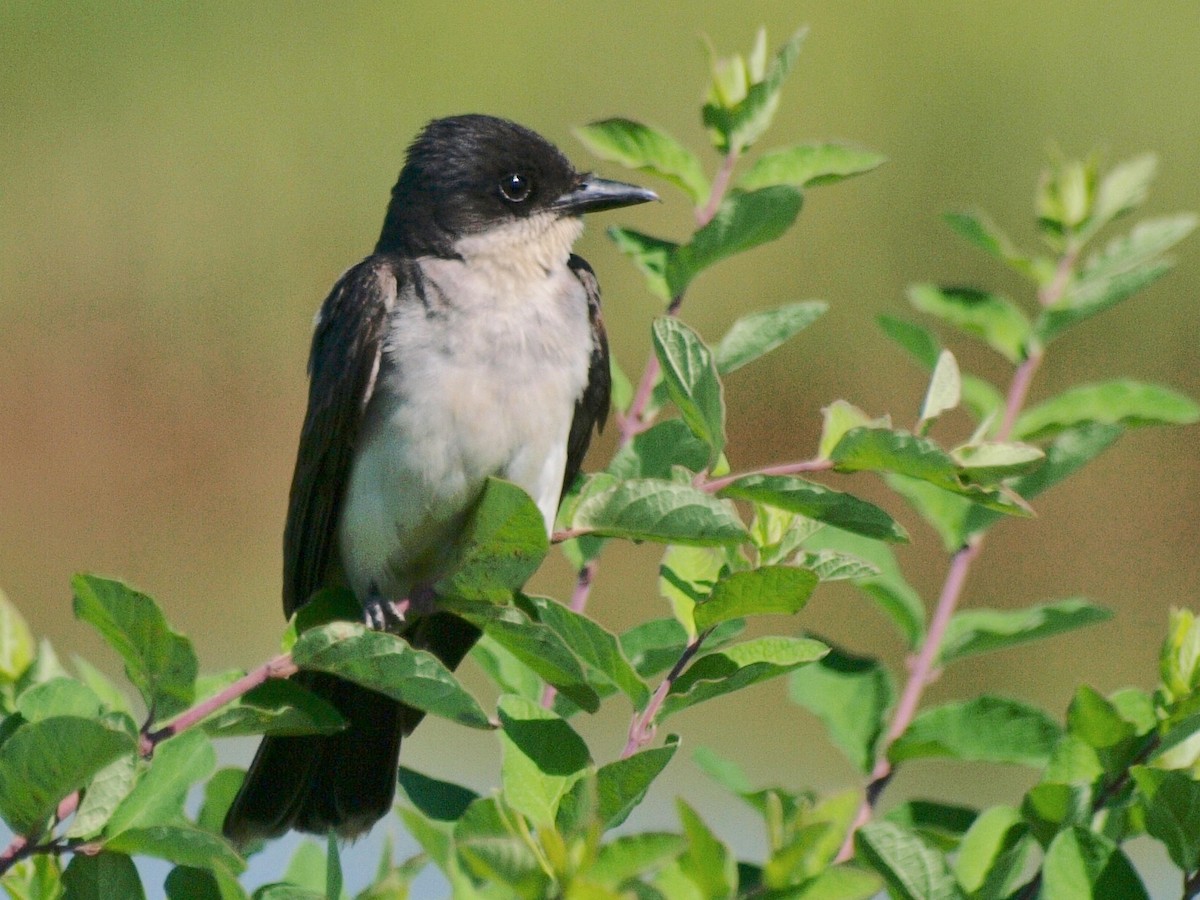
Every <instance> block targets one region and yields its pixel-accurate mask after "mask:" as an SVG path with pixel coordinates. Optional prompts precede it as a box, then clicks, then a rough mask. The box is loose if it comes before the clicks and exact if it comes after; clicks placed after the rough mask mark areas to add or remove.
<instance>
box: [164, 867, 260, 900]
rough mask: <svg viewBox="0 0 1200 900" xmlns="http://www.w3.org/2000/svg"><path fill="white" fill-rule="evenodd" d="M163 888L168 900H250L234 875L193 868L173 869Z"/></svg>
mask: <svg viewBox="0 0 1200 900" xmlns="http://www.w3.org/2000/svg"><path fill="white" fill-rule="evenodd" d="M163 887H164V888H165V889H166V892H167V900H250V895H249V894H248V893H247V892H246V891H245V890H244V889H243V888H242V886H241V885H240V884H238V883H237V879H236V878H234V877H233V876H232V875H230V874H228V873H226V872H214V871H210V870H207V869H195V868H192V867H191V866H176V867H175V868H173V869H172V870H171V872H170V874H169V875H167V880H166V881H165V882H164V884H163Z"/></svg>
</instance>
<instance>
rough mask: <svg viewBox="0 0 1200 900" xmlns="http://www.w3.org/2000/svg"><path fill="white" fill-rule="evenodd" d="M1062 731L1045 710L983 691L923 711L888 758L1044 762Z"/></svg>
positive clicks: (894, 746)
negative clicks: (948, 758) (967, 697)
mask: <svg viewBox="0 0 1200 900" xmlns="http://www.w3.org/2000/svg"><path fill="white" fill-rule="evenodd" d="M1061 734H1062V728H1061V727H1060V726H1059V725H1058V723H1056V722H1055V721H1054V720H1053V719H1051V718H1050V717H1049V716H1048V715H1046V713H1044V712H1042V710H1040V709H1037V708H1036V707H1033V706H1029V705H1028V704H1025V703H1021V702H1019V701H1017V700H1009V699H1007V698H1004V697H993V696H988V695H984V696H980V697H975V698H974V699H971V700H966V701H963V702H959V703H947V704H945V705H943V706H935V707H932V708H930V709H926V710H923V711H921V712H920V713H918V714H917V716H916V717H915V718H914V719H913V721H912V724H910V725H909V726H908V729H907V730H906V731H905V732H904V734H902V735H901V736H900V737H899V738H897V739H896V741H895V742H894V743H893V744H892V745H891V747H890V748H889V749H888V758H889V759H890V760H891V761H892V762H893V763H898V762H901V761H903V760H908V759H920V758H928V757H950V758H952V759H960V760H972V761H977V762H998V763H1013V764H1018V765H1027V766H1044V765H1045V764H1046V761H1047V760H1048V759H1049V758H1050V753H1051V751H1052V750H1053V749H1054V745H1055V743H1056V742H1057V741H1058V739H1059V737H1060V736H1061Z"/></svg>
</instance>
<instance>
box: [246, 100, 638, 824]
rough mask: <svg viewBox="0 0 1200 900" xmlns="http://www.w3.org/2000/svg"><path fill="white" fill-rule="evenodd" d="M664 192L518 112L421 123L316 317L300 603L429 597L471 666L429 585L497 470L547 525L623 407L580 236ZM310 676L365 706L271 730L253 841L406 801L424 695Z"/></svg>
mask: <svg viewBox="0 0 1200 900" xmlns="http://www.w3.org/2000/svg"><path fill="white" fill-rule="evenodd" d="M655 199H657V197H656V196H655V194H654V193H653V192H651V191H648V190H646V189H644V188H640V187H636V186H634V185H629V184H622V183H620V182H616V181H607V180H604V179H601V178H597V177H595V176H593V175H590V174H580V173H578V172H576V171H575V169H574V167H572V165H571V163H570V162H569V161H568V160H567V158H566V157H565V156H563V154H562V153H561V152H560V151H559V150H558V149H557V148H556V147H555V146H554V145H553V144H551V143H550V142H549V141H547V140H545V139H544V138H542V137H540V136H539V135H537V134H535V133H534V132H532V131H530V130H528V129H526V128H523V127H521V126H520V125H516V124H514V123H513V122H509V121H506V120H504V119H497V118H493V117H490V116H480V115H469V116H456V117H453V118H446V119H438V120H436V121H433V122H430V123H429V124H428V125H427V126H426V127H425V128H424V130H423V131H421V133H420V134H419V135H418V136H417V138H416V140H415V141H414V142H413V143H412V145H411V146H410V147H409V149H408V155H407V158H406V160H405V164H404V168H403V169H402V170H401V172H400V178H399V180H398V181H397V182H396V186H395V187H394V188H393V189H392V199H391V202H390V203H389V204H388V209H387V215H386V217H385V218H384V222H383V231H382V233H381V234H380V236H379V242H378V243H377V244H376V245H375V252H374V253H373V254H372V255H371V256H368V257H367V258H366V259H365V260H363V261H362V262H360V263H359V264H358V265H356V266H354V267H353V268H351V269H350V270H349V271H347V272H346V273H345V274H344V275H343V276H342V277H341V279H340V280H339V281H338V282H337V284H335V285H334V287H333V290H332V291H331V292H330V294H329V296H328V297H327V298H326V299H325V302H324V303H323V304H322V306H321V311H320V313H319V314H318V316H317V319H316V326H315V330H314V334H313V340H312V350H311V353H310V357H309V364H308V371H309V392H308V412H307V414H306V415H305V419H304V425H303V428H302V429H301V432H300V448H299V451H298V454H297V458H296V471H295V474H294V475H293V477H292V487H291V494H290V497H289V501H288V515H287V525H286V527H285V529H284V537H283V609H284V612H285V613H286V614H287V615H289V616H290V615H291V614H292V613H294V612H295V611H296V610H297V609H298V608H299V607H301V606H303V605H304V604H305V603H306V602H307V601H308V600H309V598H310V597H311V596H312V595H313V594H314V593H315V592H316V591H317V590H319V589H321V588H325V587H330V586H348V587H349V588H350V589H351V590H353V592H354V594H355V596H356V597H357V598H358V599H359V601H360V602H361V603H362V604H363V608H364V615H365V617H366V619H367V620H368V621H369V622H371V623H372V624H374V625H376V626H378V625H381V624H384V622H385V621H386V620H388V619H389V617H390V616H389V614H390V611H391V610H393V609H394V608H395V606H396V604H403V603H405V602H406V601H412V602H411V604H410V605H409V607H408V613H407V614H406V615H405V616H404V620H403V622H402V624H400V626H399V627H400V632H401V634H403V636H404V637H405V638H406V639H407V640H408V641H410V642H411V643H412V644H413V645H414V646H417V647H420V648H423V649H425V650H428V651H429V652H431V653H433V654H434V655H436V656H437V657H438V658H439V659H441V660H442V662H444V663H445V664H446V665H447V666H449V667H450V668H453V667H455V666H456V665H458V663H459V662H460V661H461V660H462V658H463V656H464V655H466V653H467V651H468V650H470V648H471V646H472V645H473V644H474V643H475V641H476V640H477V638H478V637H479V632H478V630H477V629H476V628H475V627H474V626H472V625H470V624H468V623H467V622H466V621H464V620H463V619H461V618H458V617H457V616H454V615H452V614H450V613H448V612H443V611H438V610H437V609H436V601H434V602H433V603H432V605H431V604H430V591H429V588H430V585H432V584H433V583H434V582H436V581H437V579H438V578H439V577H440V576H442V575H444V574H445V568H446V566H447V565H448V558H449V555H450V549H451V548H452V547H453V545H454V537H455V535H456V534H457V533H458V532H459V531H460V529H461V527H462V526H463V523H464V521H465V519H466V517H467V516H468V514H469V513H470V511H471V509H472V507H473V505H474V504H475V503H476V502H477V499H478V497H479V495H480V492H481V489H482V487H483V484H484V482H485V480H486V479H487V478H488V476H492V475H495V476H499V477H501V478H507V479H509V480H511V481H513V482H515V483H516V484H518V485H520V486H521V487H522V488H524V489H525V490H526V491H527V492H528V493H529V494H530V496H532V497H533V499H534V500H535V501H536V503H537V505H538V508H539V509H540V510H541V513H542V515H543V517H544V518H545V522H546V530H547V532H548V533H549V531H550V530H551V529H552V528H553V525H554V518H555V514H556V512H557V510H558V505H559V501H560V499H561V497H562V494H563V491H564V489H565V488H566V487H567V486H569V485H570V483H571V482H572V480H573V479H574V478H575V476H576V475H577V474H578V472H579V467H580V464H581V463H582V461H583V455H584V452H585V451H586V450H587V446H588V443H589V441H590V440H591V433H592V429H593V427H599V426H600V425H602V424H603V422H604V419H605V415H606V413H607V411H608V402H609V369H608V345H607V341H606V339H605V335H604V327H603V323H602V321H601V318H600V291H599V287H598V285H597V283H596V276H595V274H594V273H593V272H592V269H591V267H590V266H589V265H588V264H587V263H586V262H585V261H584V260H582V259H580V258H579V257H578V256H575V255H574V254H572V253H571V246H572V244H573V243H574V242H575V240H576V239H577V238H578V237H579V235H580V233H581V232H582V230H583V223H582V221H581V219H580V216H581V215H582V214H583V213H586V212H594V211H596V210H604V209H614V208H617V207H621V206H629V205H632V204H635V203H644V202H646V201H648V200H655ZM418 600H422V602H420V603H418V602H417V601H418ZM393 624H395V623H394V622H393ZM297 678H298V679H299V680H300V682H301V683H302V684H303V685H304V686H305V687H307V688H308V689H309V690H311V691H314V692H315V693H317V694H318V695H320V696H321V697H323V698H325V699H326V700H328V701H329V702H330V703H332V704H333V705H334V706H335V707H336V708H337V709H338V711H339V712H340V713H341V714H342V716H343V717H344V718H345V719H346V721H347V723H348V724H347V727H346V728H345V729H344V730H342V731H339V732H337V733H336V734H332V735H327V736H320V735H316V736H304V737H268V738H265V739H264V740H263V742H262V744H261V746H260V747H259V749H258V753H257V755H256V756H255V757H254V762H253V763H252V764H251V766H250V770H249V772H248V773H247V774H246V780H245V782H244V783H243V785H242V788H241V790H240V791H239V792H238V795H237V797H236V799H235V800H234V802H233V806H232V808H231V809H230V810H229V814H228V816H227V817H226V819H225V828H224V830H225V834H226V835H227V836H228V837H230V838H231V839H233V840H234V841H236V842H239V843H244V842H246V841H249V840H252V839H255V838H263V837H272V836H276V835H279V834H282V833H283V832H284V831H286V830H287V829H289V828H296V829H299V830H301V831H308V832H314V833H319V834H323V833H327V832H329V831H330V830H333V831H335V832H337V834H339V835H341V836H342V837H353V836H355V835H357V834H360V833H362V832H364V831H366V830H367V829H369V828H370V827H371V826H372V825H373V824H374V823H375V822H376V821H377V820H378V819H379V818H381V817H382V816H383V815H384V814H385V813H387V811H388V810H389V808H390V807H391V804H392V798H393V796H394V794H395V789H396V772H397V760H398V758H399V752H400V740H401V737H402V736H403V735H407V734H408V733H410V732H411V731H412V729H413V728H415V727H416V725H417V723H418V722H420V720H421V718H422V715H423V713H421V712H420V711H418V710H415V709H412V708H410V707H407V706H404V705H403V704H400V703H397V702H396V701H394V700H391V699H389V698H387V697H385V696H383V695H382V694H378V693H376V692H374V691H371V690H368V689H366V688H363V687H359V686H357V685H355V684H352V683H350V682H348V681H343V680H341V679H339V678H336V677H334V676H331V675H327V674H323V673H316V672H305V673H301V674H300V675H299V676H297Z"/></svg>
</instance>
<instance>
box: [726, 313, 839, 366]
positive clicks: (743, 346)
mask: <svg viewBox="0 0 1200 900" xmlns="http://www.w3.org/2000/svg"><path fill="white" fill-rule="evenodd" d="M828 308H829V304H828V303H823V302H821V301H820V300H808V301H804V302H800V303H786V304H784V305H783V306H779V307H776V308H775V309H764V310H761V311H760V312H753V313H749V314H748V315H745V316H742V317H741V318H740V319H738V320H737V321H736V322H734V323H733V325H732V326H730V328H729V330H728V331H727V332H725V336H724V337H723V338H721V341H720V343H718V344H717V346H716V347H714V348H713V360H714V361H715V362H716V365H717V371H718V372H720V373H721V374H722V375H727V374H729V373H730V372H734V371H736V370H738V369H740V368H741V367H742V366H744V365H746V364H747V363H751V362H753V361H754V360H756V359H758V358H759V357H760V356H765V355H766V354H767V353H770V352H771V351H772V350H774V349H775V348H776V347H779V346H781V345H782V344H783V343H784V342H786V341H787V340H789V339H790V338H792V337H794V336H795V335H797V334H799V333H800V332H801V331H803V330H804V329H805V328H807V327H808V326H809V325H811V324H812V323H813V322H815V321H816V320H817V319H819V318H820V317H821V316H822V315H824V314H825V311H826V310H827V309H828Z"/></svg>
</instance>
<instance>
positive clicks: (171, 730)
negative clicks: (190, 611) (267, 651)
mask: <svg viewBox="0 0 1200 900" xmlns="http://www.w3.org/2000/svg"><path fill="white" fill-rule="evenodd" d="M298 671H299V667H298V666H297V665H296V664H295V663H294V662H292V655H291V654H290V653H284V654H282V655H281V656H277V657H275V658H274V659H272V660H270V661H268V662H266V663H264V664H263V665H261V666H259V667H258V668H257V669H254V670H253V671H251V672H247V673H246V674H245V675H243V676H242V677H241V678H239V679H238V680H237V681H235V682H234V683H233V684H231V685H229V687H227V688H225V689H224V690H222V691H219V692H218V693H216V694H213V696H211V697H209V698H208V699H207V700H205V701H204V702H202V703H197V704H196V705H195V706H193V707H192V708H191V709H189V710H188V711H187V712H185V713H183V714H182V715H180V716H179V717H178V718H176V719H175V720H174V721H172V722H171V724H170V725H167V726H165V727H163V728H160V729H158V731H154V732H151V733H149V734H147V735H145V736H144V737H143V738H142V754H143V755H144V756H148V755H149V754H150V753H152V752H154V748H155V747H156V746H157V745H158V744H160V743H161V742H162V741H165V740H166V739H167V738H169V737H174V736H175V735H177V734H179V733H180V732H182V731H185V730H187V729H188V728H191V727H192V726H193V725H195V724H196V723H197V722H200V721H202V720H204V719H206V718H208V717H209V716H210V715H212V714H213V713H214V712H216V711H217V710H218V709H221V708H222V707H223V706H227V705H228V704H230V703H232V702H233V701H234V700H236V699H237V698H238V697H241V696H242V695H243V694H245V693H246V692H248V691H250V690H251V689H252V688H256V687H258V686H259V685H260V684H262V683H263V682H265V681H268V680H269V679H271V678H288V677H290V676H292V675H295V674H296V672H298Z"/></svg>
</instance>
